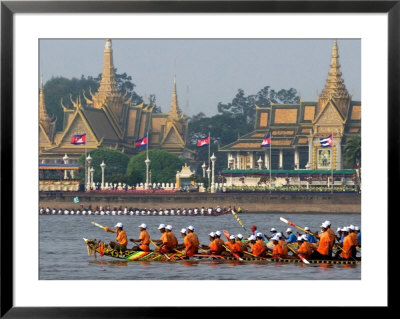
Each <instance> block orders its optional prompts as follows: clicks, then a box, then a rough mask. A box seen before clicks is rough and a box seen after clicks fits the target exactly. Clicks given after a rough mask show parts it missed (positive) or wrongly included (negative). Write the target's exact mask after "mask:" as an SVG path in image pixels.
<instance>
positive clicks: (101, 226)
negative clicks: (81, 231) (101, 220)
mask: <svg viewBox="0 0 400 319" xmlns="http://www.w3.org/2000/svg"><path fill="white" fill-rule="evenodd" d="M92 224H93V225H95V226H97V227H99V228H102V229H104V230H105V229H106V227H105V226H103V225H100V224H98V223H95V222H92Z"/></svg>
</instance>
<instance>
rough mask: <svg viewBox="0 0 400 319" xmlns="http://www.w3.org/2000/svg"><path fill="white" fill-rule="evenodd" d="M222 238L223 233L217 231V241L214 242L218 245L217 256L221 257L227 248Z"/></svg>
mask: <svg viewBox="0 0 400 319" xmlns="http://www.w3.org/2000/svg"><path fill="white" fill-rule="evenodd" d="M221 236H222V233H221V232H220V231H219V230H217V231H216V232H215V240H214V241H215V244H216V245H217V251H216V254H217V255H220V254H221V253H222V252H223V251H224V250H225V248H224V244H225V243H224V241H223V240H222V239H221Z"/></svg>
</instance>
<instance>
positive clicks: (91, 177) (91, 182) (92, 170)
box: [89, 167, 94, 189]
mask: <svg viewBox="0 0 400 319" xmlns="http://www.w3.org/2000/svg"><path fill="white" fill-rule="evenodd" d="M89 171H90V174H89V177H90V178H89V180H90V184H89V189H90V187H92V186H93V174H94V168H93V167H91V168H90V169H89Z"/></svg>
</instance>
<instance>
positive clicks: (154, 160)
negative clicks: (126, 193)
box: [126, 150, 184, 185]
mask: <svg viewBox="0 0 400 319" xmlns="http://www.w3.org/2000/svg"><path fill="white" fill-rule="evenodd" d="M149 159H150V161H151V162H150V167H149V170H151V182H152V183H174V182H175V181H176V172H177V171H180V170H181V169H182V166H183V165H184V161H183V160H182V159H181V158H179V157H178V156H176V155H174V154H172V153H169V152H166V151H162V150H150V151H149ZM145 160H146V151H142V152H140V153H139V154H137V155H135V156H132V157H131V158H130V160H129V163H128V166H127V169H126V175H127V176H128V178H129V184H130V185H135V184H137V183H144V182H146V164H145V162H144V161H145Z"/></svg>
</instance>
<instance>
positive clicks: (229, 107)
mask: <svg viewBox="0 0 400 319" xmlns="http://www.w3.org/2000/svg"><path fill="white" fill-rule="evenodd" d="M299 101H300V97H299V96H298V95H297V90H295V89H293V88H290V89H288V90H286V89H281V90H279V91H275V90H271V89H270V87H269V86H265V87H263V88H262V89H261V90H260V91H258V92H257V94H253V95H248V96H246V95H245V92H244V90H243V89H238V92H237V93H236V95H235V97H234V98H233V99H232V102H230V103H226V104H224V103H222V102H220V103H218V106H217V109H218V112H219V113H222V114H226V113H230V114H232V115H234V116H240V115H242V116H244V117H245V119H246V121H247V123H254V121H255V114H256V111H255V105H256V104H257V105H258V106H269V105H270V103H271V102H272V103H278V104H294V103H299Z"/></svg>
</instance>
